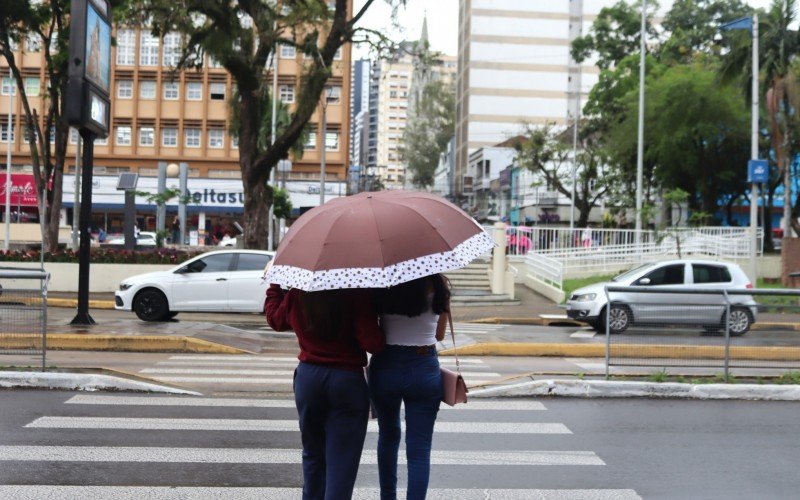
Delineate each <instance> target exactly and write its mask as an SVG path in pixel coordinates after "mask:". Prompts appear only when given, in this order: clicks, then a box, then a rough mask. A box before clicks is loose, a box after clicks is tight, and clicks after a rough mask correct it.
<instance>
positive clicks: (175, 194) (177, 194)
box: [136, 188, 194, 207]
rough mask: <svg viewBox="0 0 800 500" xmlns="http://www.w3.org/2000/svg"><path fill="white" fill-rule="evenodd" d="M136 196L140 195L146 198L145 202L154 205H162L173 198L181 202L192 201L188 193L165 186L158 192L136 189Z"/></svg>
mask: <svg viewBox="0 0 800 500" xmlns="http://www.w3.org/2000/svg"><path fill="white" fill-rule="evenodd" d="M136 196H141V197H142V198H144V199H146V200H147V203H150V204H154V205H156V206H159V207H161V206H164V205H166V204H167V202H169V200H171V199H173V198H178V201H179V202H180V203H183V204H186V205H188V204H190V203H194V199H193V198H192V195H190V194H184V195H182V194H181V190H180V189H177V188H167V189H165V190H164V191H162V192H160V193H151V192H150V191H136Z"/></svg>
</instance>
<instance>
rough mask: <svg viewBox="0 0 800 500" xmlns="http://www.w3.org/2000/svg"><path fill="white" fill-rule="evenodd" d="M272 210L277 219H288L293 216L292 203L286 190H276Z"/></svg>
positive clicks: (273, 195)
mask: <svg viewBox="0 0 800 500" xmlns="http://www.w3.org/2000/svg"><path fill="white" fill-rule="evenodd" d="M272 210H273V212H274V214H275V217H277V218H279V219H288V218H289V217H291V215H292V201H291V200H290V199H289V193H288V191H286V190H285V189H280V188H275V190H274V191H273V193H272Z"/></svg>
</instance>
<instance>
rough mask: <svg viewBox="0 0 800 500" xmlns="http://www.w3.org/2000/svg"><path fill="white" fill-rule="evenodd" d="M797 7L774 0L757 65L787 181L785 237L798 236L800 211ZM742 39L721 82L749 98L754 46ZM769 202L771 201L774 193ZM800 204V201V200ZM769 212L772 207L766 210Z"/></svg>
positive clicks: (762, 22) (763, 21) (762, 25)
mask: <svg viewBox="0 0 800 500" xmlns="http://www.w3.org/2000/svg"><path fill="white" fill-rule="evenodd" d="M796 10H797V5H796V1H795V0H773V2H772V6H771V7H770V9H769V11H768V12H767V13H766V15H761V16H759V26H758V28H759V60H760V66H761V68H760V69H761V72H762V74H763V81H764V85H762V86H761V87H760V88H761V89H764V88H765V87H766V92H765V96H764V97H765V99H764V101H765V107H766V110H767V115H768V117H769V135H770V142H771V146H772V151H773V153H774V155H775V163H776V165H777V168H778V177H779V178H781V179H782V180H783V190H784V225H785V226H784V236H785V237H789V236H790V235H791V229H792V228H793V229H794V231H795V232H797V233H798V234H800V224H798V223H797V215H800V214H798V210H800V208H798V207H797V206H795V208H794V209H792V198H791V191H792V190H791V186H792V172H791V168H792V167H791V164H792V158H793V157H794V151H795V150H796V147H797V145H796V141H797V136H796V133H795V132H796V128H797V125H798V121H797V120H798V116H797V113H796V110H797V109H798V106H800V92H798V88H797V79H796V77H795V74H794V72H793V71H792V66H793V64H794V63H795V58H796V56H797V53H798V51H800V33H799V32H798V30H796V29H793V28H792V26H793V25H794V21H795V12H796ZM737 35H738V39H737V40H736V42H735V43H734V44H733V45H732V47H731V50H730V52H729V53H728V54H726V56H725V57H724V59H723V65H722V67H721V68H720V76H721V77H722V81H724V82H726V83H730V82H737V83H739V84H740V86H741V87H742V90H743V91H744V92H745V95H747V96H749V94H750V82H751V79H752V78H762V76H761V75H752V70H751V67H752V66H751V60H752V43H751V37H750V36H749V33H747V32H745V33H742V32H738V33H737ZM769 199H770V200H772V196H771V194H770V196H769ZM798 201H800V200H798ZM767 210H768V213H771V212H772V206H771V203H770V206H768V207H767ZM770 228H771V221H770V217H767V218H766V219H765V230H766V231H769V230H770Z"/></svg>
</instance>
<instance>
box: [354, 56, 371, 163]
mask: <svg viewBox="0 0 800 500" xmlns="http://www.w3.org/2000/svg"><path fill="white" fill-rule="evenodd" d="M370 67H371V64H370V60H369V59H359V60H358V61H356V62H355V63H353V70H352V83H351V84H350V165H358V166H363V165H366V163H367V151H368V142H367V141H368V139H369V135H368V132H367V129H368V127H369V80H370Z"/></svg>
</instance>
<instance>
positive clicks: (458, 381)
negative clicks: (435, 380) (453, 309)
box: [439, 312, 469, 406]
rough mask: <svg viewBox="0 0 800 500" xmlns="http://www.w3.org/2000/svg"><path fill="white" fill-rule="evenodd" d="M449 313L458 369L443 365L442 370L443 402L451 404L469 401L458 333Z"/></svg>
mask: <svg viewBox="0 0 800 500" xmlns="http://www.w3.org/2000/svg"><path fill="white" fill-rule="evenodd" d="M446 314H447V321H448V322H449V323H450V338H451V339H453V355H454V356H455V358H456V371H453V370H448V369H447V368H445V367H443V366H441V367H440V368H439V369H440V370H441V372H442V402H443V403H445V404H448V405H450V406H455V405H456V404H457V403H466V402H467V393H468V392H469V391H468V390H467V384H466V383H465V382H464V378H463V377H462V376H461V365H459V363H458V353H457V352H456V335H455V332H453V317H452V316H450V313H449V312H448V313H446Z"/></svg>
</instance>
